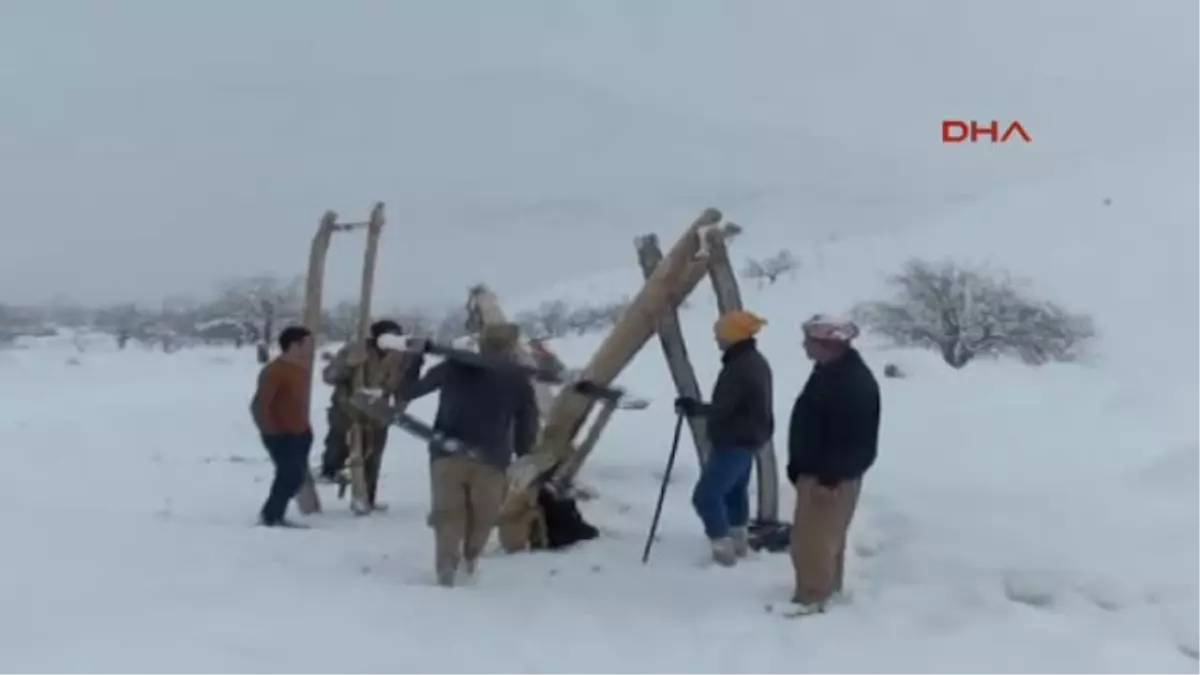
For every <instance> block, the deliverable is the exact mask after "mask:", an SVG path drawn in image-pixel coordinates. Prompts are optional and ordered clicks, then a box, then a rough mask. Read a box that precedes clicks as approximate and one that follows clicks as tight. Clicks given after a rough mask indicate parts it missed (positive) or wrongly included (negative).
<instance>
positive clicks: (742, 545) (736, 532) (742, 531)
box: [729, 527, 750, 558]
mask: <svg viewBox="0 0 1200 675" xmlns="http://www.w3.org/2000/svg"><path fill="white" fill-rule="evenodd" d="M729 538H730V539H732V540H733V553H734V555H736V556H737V557H739V558H745V557H746V556H747V555H749V554H750V532H749V530H747V529H746V528H744V527H733V528H730V529H729Z"/></svg>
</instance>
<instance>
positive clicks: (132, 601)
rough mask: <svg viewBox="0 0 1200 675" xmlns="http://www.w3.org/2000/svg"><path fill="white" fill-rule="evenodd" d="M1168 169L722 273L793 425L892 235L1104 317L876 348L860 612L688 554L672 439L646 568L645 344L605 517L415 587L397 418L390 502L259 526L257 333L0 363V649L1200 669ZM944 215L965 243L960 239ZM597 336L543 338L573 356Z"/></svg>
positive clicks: (1193, 514)
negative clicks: (1086, 329)
mask: <svg viewBox="0 0 1200 675" xmlns="http://www.w3.org/2000/svg"><path fill="white" fill-rule="evenodd" d="M1185 159H1187V160H1188V162H1190V164H1188V165H1189V166H1190V173H1189V172H1188V171H1183V172H1180V170H1179V167H1178V166H1177V165H1176V164H1174V163H1173V162H1165V163H1164V160H1154V162H1153V163H1150V164H1145V163H1144V164H1131V165H1129V166H1125V167H1122V168H1120V169H1119V170H1112V169H1104V170H1099V169H1097V170H1096V171H1092V172H1089V173H1088V174H1087V175H1084V176H1079V175H1076V176H1069V177H1064V178H1062V179H1060V180H1059V182H1057V183H1054V184H1049V185H1042V186H1037V187H1036V188H1035V189H1031V190H1026V191H1024V192H1021V193H1017V194H1012V195H1003V196H999V197H998V198H997V199H996V200H995V201H994V202H990V203H987V204H980V205H979V206H978V207H977V208H975V209H973V210H970V211H967V212H964V213H962V214H959V216H958V217H957V219H956V218H951V219H948V220H947V221H946V223H944V224H934V225H931V226H930V227H928V228H924V229H923V230H920V231H915V232H909V233H906V234H904V235H903V237H900V238H892V239H879V238H877V239H871V240H867V239H862V240H852V241H843V242H839V243H838V244H837V245H836V246H832V247H829V248H828V249H826V250H824V251H822V252H821V256H820V258H819V259H814V258H809V259H807V262H808V265H807V267H806V268H805V269H804V270H803V271H802V272H801V273H800V274H799V275H798V276H797V277H796V278H795V279H789V280H785V281H781V282H780V284H779V285H778V286H776V287H773V288H768V289H765V290H762V291H759V290H756V289H754V288H753V287H747V288H746V289H744V290H745V293H746V296H747V304H748V305H750V306H751V307H752V308H754V309H757V310H759V311H760V312H762V313H763V314H765V315H766V316H767V317H768V318H769V320H770V321H771V323H770V325H769V326H768V328H767V331H766V332H765V333H764V335H763V345H764V350H765V351H766V353H767V354H768V356H769V357H770V358H771V360H772V362H773V364H774V367H775V371H776V381H777V385H776V386H777V391H778V394H777V398H778V400H779V404H778V405H779V411H778V413H779V415H780V417H781V419H786V414H787V410H788V408H789V407H790V405H791V400H792V398H793V396H794V394H795V392H796V391H798V388H799V386H800V385H801V383H802V382H803V379H804V377H805V376H806V374H807V370H808V365H807V364H806V363H805V362H804V361H803V359H802V357H801V355H800V353H799V347H798V344H797V343H798V337H797V335H796V326H797V324H798V323H799V321H800V319H801V318H802V317H803V316H805V315H807V314H811V313H813V312H815V311H819V310H840V309H843V308H844V306H845V305H846V304H848V303H849V302H852V301H854V300H858V299H862V298H864V297H868V296H867V294H869V293H871V292H872V291H873V290H877V286H878V278H877V273H879V272H883V271H887V270H888V269H890V268H892V267H893V266H894V265H895V264H896V263H897V262H898V261H900V260H902V259H903V257H904V256H906V255H908V254H909V253H931V254H933V253H936V254H943V253H957V254H961V255H972V254H975V253H983V254H986V256H985V257H990V258H992V259H994V260H995V261H996V262H997V263H1000V264H1004V265H1008V266H1011V267H1015V268H1016V269H1018V270H1019V271H1022V272H1027V273H1031V274H1037V275H1038V278H1037V280H1038V281H1039V282H1041V285H1042V286H1043V287H1045V288H1047V289H1048V290H1049V291H1052V292H1054V293H1056V294H1058V296H1060V297H1062V299H1063V300H1064V301H1068V302H1069V303H1071V304H1072V305H1074V306H1076V307H1079V308H1081V309H1087V310H1089V311H1093V312H1095V313H1096V316H1097V320H1098V322H1099V323H1100V327H1101V329H1102V330H1103V331H1104V340H1103V342H1102V343H1101V345H1100V349H1099V353H1098V356H1097V359H1096V362H1095V363H1094V364H1090V365H1087V366H1071V367H1066V366H1054V367H1047V368H1043V369H1039V370H1030V369H1027V368H1023V367H1020V366H1017V365H1014V364H1010V363H977V364H972V365H970V366H969V367H968V368H966V369H965V370H963V371H961V372H952V371H951V370H949V369H948V368H946V367H945V366H943V365H942V364H940V363H939V362H938V361H937V359H936V358H935V357H933V356H932V355H926V354H920V353H913V352H898V351H888V350H883V349H880V348H877V346H876V345H873V344H872V343H871V342H870V341H867V342H866V343H865V344H864V352H865V354H866V355H867V357H868V359H869V360H870V362H871V363H872V365H873V366H874V367H875V368H876V369H877V370H879V369H880V368H881V367H882V363H883V362H885V361H887V360H891V361H896V362H899V363H901V364H902V365H903V366H904V367H905V368H906V369H907V370H909V371H910V372H911V373H912V374H913V375H912V377H910V378H908V379H904V380H881V381H882V385H883V387H884V406H885V421H884V425H885V427H884V431H883V440H882V449H881V459H880V462H879V464H878V465H877V468H876V469H875V470H874V471H873V472H872V474H871V475H870V476H869V479H868V481H867V485H866V489H865V493H864V497H863V504H862V507H861V509H860V516H859V517H858V519H857V521H856V523H855V526H854V528H853V532H852V549H853V551H852V555H851V558H850V561H849V585H850V587H851V588H852V591H853V602H852V603H851V604H849V605H847V606H844V607H841V608H839V609H838V611H836V612H832V613H830V614H828V615H825V616H819V617H811V618H808V619H804V620H801V621H785V620H782V619H779V618H776V617H773V616H771V615H769V614H767V613H766V612H765V611H764V606H765V605H766V604H768V603H771V602H775V601H780V600H783V599H785V598H786V597H787V595H788V593H789V591H790V578H791V576H790V566H789V563H788V560H787V557H786V556H785V555H762V556H759V557H757V558H755V559H753V560H751V561H749V562H748V563H747V564H744V565H740V566H739V567H737V568H736V569H733V570H724V569H711V568H707V567H705V566H704V565H702V561H703V559H704V555H705V546H704V541H703V538H702V535H701V532H700V528H699V525H698V523H697V521H696V518H695V516H694V515H693V514H692V513H691V512H690V508H689V504H688V500H689V493H690V487H691V484H692V482H693V481H694V479H695V477H696V467H695V462H694V459H693V455H692V454H691V451H690V449H689V448H686V447H685V449H684V452H683V454H681V458H682V462H681V465H680V466H679V468H678V473H677V475H676V477H675V480H674V481H673V484H672V488H671V491H670V493H669V496H668V502H667V505H666V509H665V514H664V524H663V527H662V538H661V541H660V542H659V544H658V545H657V548H656V549H655V553H654V557H653V560H652V561H651V564H650V565H649V566H645V567H644V566H642V565H641V564H640V562H639V556H640V551H641V546H642V544H643V538H644V536H645V532H646V529H647V527H648V525H649V521H650V516H651V513H652V510H653V505H654V497H655V493H656V489H657V484H658V480H659V477H660V475H661V471H662V467H663V465H664V463H665V459H666V454H667V445H668V443H669V440H670V433H671V426H672V418H671V413H670V409H669V403H667V402H668V401H669V400H670V398H671V396H672V393H671V389H670V384H669V379H668V377H667V374H666V368H665V366H664V365H663V364H662V359H661V355H660V352H659V350H658V346H657V344H651V345H650V348H648V349H647V350H645V351H644V353H643V354H642V355H641V356H640V357H639V358H638V359H637V361H636V362H635V363H634V364H633V366H632V367H631V368H630V370H629V371H628V372H627V374H626V375H625V376H624V377H623V378H622V383H623V384H627V385H628V386H630V387H631V388H633V389H635V390H637V391H638V392H639V393H645V394H647V395H650V396H652V397H654V398H655V403H654V405H653V406H652V407H651V408H650V409H649V410H646V411H642V412H627V413H623V414H622V415H621V416H620V417H619V419H618V420H616V421H615V422H614V426H613V427H612V428H611V431H610V432H609V433H608V434H607V437H606V441H605V442H604V444H603V445H602V448H601V449H600V450H599V451H598V452H597V454H596V455H595V456H594V458H593V460H592V461H591V463H590V464H589V465H588V466H587V467H586V468H585V470H584V474H583V479H584V481H585V482H587V483H588V484H590V485H593V486H595V487H596V488H598V490H599V492H600V494H601V498H600V499H599V500H598V501H596V502H591V503H588V504H585V505H584V507H583V508H584V512H585V515H586V516H587V517H588V518H589V519H591V520H592V521H593V522H595V523H596V524H597V525H598V526H599V527H601V529H602V531H603V534H604V536H603V538H602V539H600V540H598V541H595V542H591V543H589V544H587V545H585V546H582V547H580V548H578V549H577V550H573V551H569V552H566V553H560V554H535V555H519V556H504V555H501V554H496V555H492V556H489V557H488V558H487V559H486V560H485V563H484V567H483V570H482V576H481V578H480V579H479V580H478V582H477V583H476V584H475V585H474V587H472V588H466V589H455V590H451V591H447V590H443V589H438V588H436V587H432V586H431V578H432V574H431V567H432V537H431V534H430V532H429V530H428V529H427V528H426V526H425V524H424V521H425V513H426V507H427V503H428V478H427V472H426V459H425V455H424V452H423V449H422V447H421V446H420V445H419V444H418V443H416V442H414V441H412V440H410V439H408V438H405V437H403V436H401V435H399V434H397V435H396V436H394V440H393V441H392V443H391V445H390V447H389V449H388V455H387V458H386V463H385V475H384V478H383V492H384V498H385V499H386V500H387V501H389V502H390V504H391V510H390V511H389V512H387V513H386V514H382V515H379V516H376V517H372V518H369V519H356V518H353V517H351V516H350V515H349V513H348V511H347V508H346V504H345V503H344V502H338V501H336V500H335V499H334V498H333V495H332V494H325V495H324V496H325V503H326V505H327V512H326V513H325V514H322V515H320V516H317V517H314V518H313V519H312V520H311V522H312V523H313V525H314V528H313V529H312V530H309V531H270V530H264V529H261V528H255V527H252V526H251V525H252V523H253V522H254V518H255V512H256V509H257V508H258V506H259V503H260V500H261V499H262V497H263V495H264V493H265V490H266V486H267V481H268V480H269V476H270V466H269V463H268V462H267V460H266V456H265V453H264V452H263V451H262V450H261V448H260V447H259V445H258V442H257V440H256V438H255V436H254V434H253V432H252V430H251V428H250V424H249V420H248V416H247V413H246V403H247V400H248V397H249V395H250V387H251V386H252V383H253V377H254V373H255V368H256V366H255V365H254V363H253V357H252V354H251V353H250V351H248V350H247V351H243V352H235V351H229V350H224V351H222V350H205V349H197V350H189V351H184V352H180V353H177V354H174V355H170V356H165V355H162V354H157V353H147V352H142V351H139V350H136V349H131V350H129V351H127V352H114V351H111V349H110V348H109V347H107V346H104V345H91V346H89V347H88V348H87V350H86V351H84V352H82V353H81V352H79V351H78V350H77V349H75V348H74V347H73V346H71V345H69V344H57V345H55V344H46V345H41V346H38V347H36V348H30V349H24V350H10V351H7V352H0V444H2V446H3V448H4V452H5V455H4V457H5V462H4V463H5V469H4V470H3V471H0V505H2V506H3V508H0V531H3V532H4V533H5V534H6V540H7V541H8V542H9V545H8V546H7V547H5V552H4V562H5V565H4V569H5V574H4V575H2V576H0V598H2V599H3V607H4V609H3V610H2V612H0V668H3V669H4V670H9V671H22V670H24V671H34V670H38V671H45V670H51V671H53V670H59V671H64V670H65V671H73V670H74V671H79V670H88V671H106V670H107V671H125V672H129V671H156V672H162V671H243V672H244V671H264V672H265V671H289V672H296V671H356V672H357V671H398V670H408V671H412V670H421V671H495V670H500V671H508V672H562V671H564V670H565V671H578V670H587V671H593V672H599V671H615V672H632V671H638V672H645V671H647V670H648V671H652V672H653V671H671V672H682V671H688V672H696V671H703V672H718V671H719V672H752V671H753V672H763V671H766V672H799V671H804V672H820V671H825V672H831V671H888V672H916V671H920V672H1009V671H1028V672H1046V671H1055V672H1067V671H1069V672H1085V671H1086V672H1195V671H1196V670H1197V660H1196V658H1197V650H1198V646H1197V632H1198V630H1200V627H1198V620H1197V611H1198V610H1197V597H1198V591H1197V568H1198V566H1200V563H1198V561H1197V551H1198V543H1197V532H1198V530H1200V524H1198V516H1197V494H1198V486H1197V474H1198V471H1200V467H1198V459H1197V458H1198V453H1200V448H1198V444H1197V427H1196V411H1197V405H1198V402H1197V388H1196V373H1197V367H1196V360H1195V359H1196V357H1195V354H1196V351H1195V345H1196V342H1195V339H1196V338H1195V333H1194V326H1195V325H1196V321H1195V318H1194V316H1193V315H1191V314H1190V312H1191V311H1193V310H1192V308H1194V307H1196V301H1195V291H1194V290H1193V289H1195V288H1196V287H1195V258H1194V257H1193V252H1194V251H1195V250H1196V244H1195V238H1196V229H1195V212H1194V211H1193V210H1191V209H1193V208H1194V206H1195V202H1194V191H1195V185H1196V184H1197V180H1196V175H1195V161H1194V157H1193V158H1185ZM1156 168H1157V169H1158V172H1157V173H1156V172H1155V169H1156ZM1106 196H1107V197H1111V199H1112V200H1113V201H1112V205H1111V206H1108V207H1106V206H1103V205H1102V204H1101V199H1102V198H1103V197H1106ZM1172 209H1174V210H1172ZM731 215H735V214H731ZM984 219H986V222H984ZM956 221H957V224H959V225H960V226H961V224H962V223H966V222H970V223H971V224H972V231H973V232H975V233H976V234H975V235H973V236H969V237H968V236H958V237H955V236H954V234H953V231H954V230H953V227H954V225H955V222H956ZM666 227H667V226H665V225H664V229H663V230H662V236H663V238H664V240H669V238H670V236H671V235H670V232H671V230H668V229H665V228H666ZM984 232H988V233H990V234H986V235H985V234H983V233H984ZM1083 232H1086V237H1083V238H1081V237H1080V234H1081V233H1083ZM1034 233H1036V237H1035V238H1033V239H1031V238H1030V237H1033V236H1034ZM1031 241H1032V242H1033V243H1032V244H1031V243H1030V242H1031ZM778 244H779V245H780V246H783V245H789V242H778ZM799 252H801V253H802V257H807V253H808V252H805V251H799ZM1114 261H1119V262H1114ZM1155 263H1156V264H1155ZM628 274H631V275H634V278H635V279H636V274H637V273H636V271H635V270H633V269H630V270H629V271H628ZM711 307H712V303H711V301H710V300H708V299H707V298H703V297H701V296H700V295H697V297H696V300H695V302H694V306H693V308H692V309H691V310H690V311H689V313H688V314H686V315H685V321H686V325H687V331H688V334H689V336H690V337H691V340H692V342H691V345H690V347H691V349H692V351H693V352H694V359H695V361H696V364H697V368H698V371H699V374H700V377H701V379H702V381H704V382H711V378H712V376H713V374H714V372H715V367H714V363H713V362H714V361H715V348H714V347H713V346H712V345H711V344H710V341H709V340H708V339H707V330H708V326H709V324H710V322H711V319H712V309H711ZM1167 312H1170V313H1167ZM1179 312H1183V315H1182V317H1180V316H1179ZM595 340H596V338H594V337H591V338H585V339H581V340H576V341H568V342H565V343H563V344H562V345H560V350H561V351H562V352H563V353H564V355H566V356H568V357H569V360H572V361H576V362H577V361H579V360H581V359H582V358H583V357H584V356H585V355H586V354H587V353H588V350H589V348H590V347H591V346H592V345H594V344H595ZM325 395H326V393H325V391H324V390H321V391H319V392H317V394H316V395H315V397H314V406H315V407H314V419H315V420H318V425H319V426H318V430H317V431H318V435H320V434H323V433H324V428H323V420H324V416H323V414H322V412H321V407H322V406H323V404H324V399H325ZM431 403H432V402H431V401H429V402H427V401H422V402H421V405H419V406H418V407H417V408H416V412H417V413H418V414H421V415H429V414H430V412H431ZM778 440H779V441H780V443H781V444H782V443H783V442H784V435H783V433H782V431H781V435H780V436H779V439H778ZM317 449H318V450H319V446H318V448H317ZM790 498H791V494H790V491H789V490H785V496H784V499H785V509H787V511H786V513H790Z"/></svg>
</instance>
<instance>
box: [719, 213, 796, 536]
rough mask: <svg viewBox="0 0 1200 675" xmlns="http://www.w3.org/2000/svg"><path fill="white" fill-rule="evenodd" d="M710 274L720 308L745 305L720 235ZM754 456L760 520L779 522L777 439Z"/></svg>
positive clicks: (733, 307)
mask: <svg viewBox="0 0 1200 675" xmlns="http://www.w3.org/2000/svg"><path fill="white" fill-rule="evenodd" d="M738 229H739V230H740V228H738ZM708 274H709V278H710V279H712V286H713V292H714V293H716V295H717V309H718V311H720V313H721V314H724V313H726V312H731V311H734V310H738V309H742V308H743V306H742V293H741V290H740V289H739V288H738V282H737V276H736V275H734V273H733V265H732V264H731V263H730V261H729V248H728V247H727V246H726V245H725V241H724V239H723V238H721V237H714V238H712V239H710V240H709V251H708ZM754 460H755V462H754V463H755V467H756V468H757V471H756V474H757V477H758V480H757V487H758V520H759V521H760V522H776V521H778V520H779V465H778V462H777V461H776V458H775V442H774V441H773V440H768V441H767V442H766V444H765V445H763V446H762V447H761V448H759V450H758V453H757V454H756V455H755V456H754Z"/></svg>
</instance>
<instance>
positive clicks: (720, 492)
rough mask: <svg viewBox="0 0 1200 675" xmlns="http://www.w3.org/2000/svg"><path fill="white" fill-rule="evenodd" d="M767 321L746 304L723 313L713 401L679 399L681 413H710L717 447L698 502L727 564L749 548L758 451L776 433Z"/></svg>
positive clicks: (715, 551) (717, 557)
mask: <svg viewBox="0 0 1200 675" xmlns="http://www.w3.org/2000/svg"><path fill="white" fill-rule="evenodd" d="M766 323H767V322H766V320H764V319H763V318H761V317H759V316H756V315H755V314H753V313H751V312H747V311H745V310H736V311H733V312H727V313H726V314H724V315H722V316H721V318H720V319H717V323H716V324H715V325H714V326H713V333H714V334H715V337H716V339H717V345H718V346H719V347H720V348H721V351H722V355H721V364H722V365H721V372H720V373H719V374H718V375H717V382H716V384H715V385H713V391H712V399H711V402H709V403H701V402H699V401H697V400H695V399H693V398H688V397H681V398H679V399H677V400H676V401H675V409H676V410H677V411H679V414H681V415H688V416H689V417H695V416H702V417H704V419H705V428H706V429H707V431H708V437H709V440H710V441H711V442H712V446H713V452H712V456H711V457H709V459H708V462H706V463H705V465H704V468H703V470H702V471H701V472H700V480H699V482H697V483H696V489H695V491H694V492H693V493H692V506H694V507H695V509H696V513H697V515H699V516H700V520H701V521H702V522H703V523H704V533H705V534H706V535H707V536H708V538H709V541H710V542H711V543H712V555H713V560H714V561H716V562H717V563H718V564H720V565H724V566H726V567H729V566H732V565H734V564H736V563H737V559H738V558H739V557H741V556H744V555H746V553H747V552H748V551H749V546H748V541H747V532H746V526H747V524H748V523H749V522H750V473H751V471H752V470H753V467H754V455H755V453H757V452H758V449H759V448H761V447H762V446H763V445H765V444H766V443H767V441H769V440H771V436H772V435H773V434H774V433H775V414H774V404H773V400H772V398H773V397H772V382H771V366H770V365H769V364H768V363H767V360H766V359H765V358H763V355H762V354H761V353H760V352H759V351H758V347H757V344H756V340H755V335H757V334H758V332H759V331H760V330H762V327H763V326H765V325H766Z"/></svg>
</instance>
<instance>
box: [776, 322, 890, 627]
mask: <svg viewBox="0 0 1200 675" xmlns="http://www.w3.org/2000/svg"><path fill="white" fill-rule="evenodd" d="M803 327H804V350H805V352H806V353H807V354H808V357H809V358H810V359H812V360H813V362H814V365H813V370H812V374H811V375H809V378H808V382H807V383H805V385H804V390H803V391H801V392H800V396H799V397H798V398H797V399H796V404H795V406H794V407H793V408H792V418H791V425H790V430H789V437H788V479H789V480H791V481H792V483H793V484H794V485H795V486H796V513H795V517H794V519H793V524H792V565H793V567H794V568H795V571H796V591H795V595H794V596H793V598H792V601H793V602H795V603H796V604H797V610H796V611H797V612H799V613H810V612H815V611H823V610H824V607H825V603H826V602H828V600H829V599H830V597H831V596H832V595H833V594H834V593H836V592H838V591H840V590H841V588H842V576H843V572H844V567H845V563H844V561H845V551H846V535H847V532H848V531H849V529H850V522H851V520H853V518H854V509H855V507H856V506H857V504H858V496H859V491H860V489H861V487H862V478H863V475H864V474H866V472H867V470H868V469H870V468H871V465H872V464H874V463H875V455H876V447H877V444H878V438H879V384H878V383H877V382H876V380H875V376H874V375H872V374H871V369H870V368H868V367H867V364H866V363H864V362H863V359H862V357H861V356H860V355H859V353H858V351H856V350H855V349H854V348H853V347H851V346H850V342H851V340H853V339H854V338H855V337H856V336H857V335H858V327H857V326H855V325H854V324H853V323H852V322H850V321H848V320H844V319H838V318H835V317H829V316H824V315H817V316H814V317H812V318H811V319H809V320H808V321H806V322H805V323H804V326H803Z"/></svg>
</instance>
